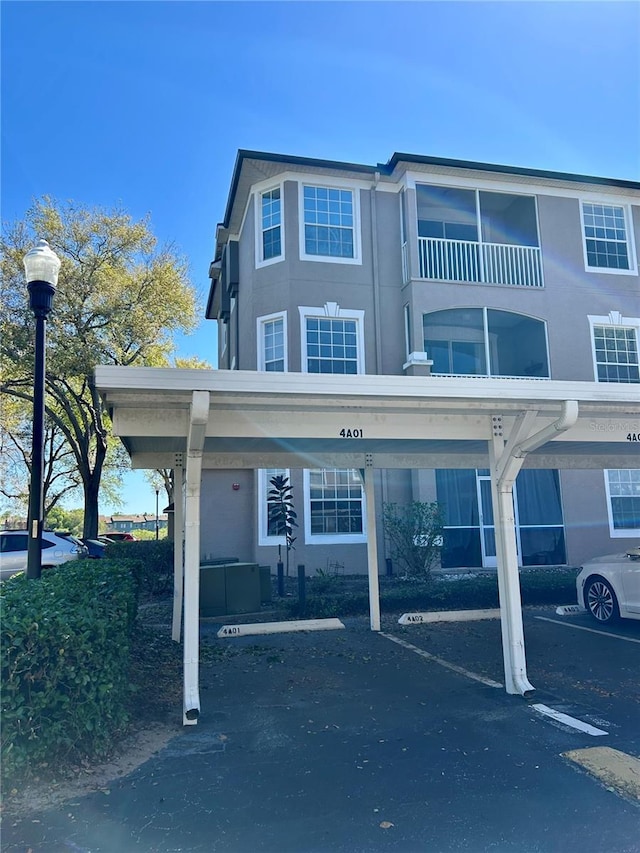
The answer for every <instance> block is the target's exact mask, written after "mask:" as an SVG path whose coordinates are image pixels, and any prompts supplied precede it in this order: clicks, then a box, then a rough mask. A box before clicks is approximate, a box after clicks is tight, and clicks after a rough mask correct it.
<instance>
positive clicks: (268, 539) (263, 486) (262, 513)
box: [257, 468, 290, 545]
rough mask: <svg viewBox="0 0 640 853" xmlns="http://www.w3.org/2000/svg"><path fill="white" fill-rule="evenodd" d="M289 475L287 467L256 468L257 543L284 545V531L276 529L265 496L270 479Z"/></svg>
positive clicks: (266, 495) (269, 486)
mask: <svg viewBox="0 0 640 853" xmlns="http://www.w3.org/2000/svg"><path fill="white" fill-rule="evenodd" d="M279 475H281V476H283V477H289V476H290V472H289V469H288V468H260V469H259V470H258V489H257V493H258V530H259V542H258V544H259V545H285V544H286V542H285V537H284V533H282V532H280V531H278V529H277V528H278V525H277V522H275V521H273V520H271V519H270V518H269V504H268V502H267V498H268V495H269V490H270V489H271V488H272V486H271V480H272V479H273V477H277V476H279Z"/></svg>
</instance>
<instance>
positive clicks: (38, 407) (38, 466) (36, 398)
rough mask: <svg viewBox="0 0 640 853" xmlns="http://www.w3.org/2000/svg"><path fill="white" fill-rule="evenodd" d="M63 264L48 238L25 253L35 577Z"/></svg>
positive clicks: (30, 567)
mask: <svg viewBox="0 0 640 853" xmlns="http://www.w3.org/2000/svg"><path fill="white" fill-rule="evenodd" d="M60 265H61V262H60V258H59V257H58V256H57V255H56V253H55V252H54V251H53V250H52V249H51V247H50V246H49V244H48V243H47V241H46V240H40V241H39V242H38V245H37V246H35V247H34V248H33V249H31V250H30V251H29V252H27V254H26V255H25V256H24V271H25V277H26V279H27V290H28V291H29V308H30V309H31V310H32V311H33V315H34V317H35V320H36V339H35V362H34V371H33V438H32V448H31V486H30V489H29V520H28V534H29V535H28V546H27V577H28V578H34V579H37V578H39V577H40V572H41V553H42V526H43V501H42V491H43V490H42V481H43V475H44V382H45V342H46V321H47V317H48V316H49V313H50V312H51V309H52V308H53V296H54V294H55V292H56V285H57V283H58V273H59V272H60Z"/></svg>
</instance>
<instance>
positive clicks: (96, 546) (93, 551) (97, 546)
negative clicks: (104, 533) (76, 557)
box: [82, 539, 107, 560]
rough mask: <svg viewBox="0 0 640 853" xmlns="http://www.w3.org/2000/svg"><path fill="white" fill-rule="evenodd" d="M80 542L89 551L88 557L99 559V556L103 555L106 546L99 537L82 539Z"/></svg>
mask: <svg viewBox="0 0 640 853" xmlns="http://www.w3.org/2000/svg"><path fill="white" fill-rule="evenodd" d="M82 542H83V544H84V546H85V548H86V549H87V551H88V552H89V554H88V556H89V557H91V558H92V559H94V560H99V559H100V558H101V557H104V552H105V550H106V547H107V543H106V542H100V540H99V539H83V540H82Z"/></svg>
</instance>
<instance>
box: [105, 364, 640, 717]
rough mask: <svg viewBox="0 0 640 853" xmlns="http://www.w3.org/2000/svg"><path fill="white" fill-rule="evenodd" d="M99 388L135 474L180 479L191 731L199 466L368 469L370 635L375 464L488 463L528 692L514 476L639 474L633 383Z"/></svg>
mask: <svg viewBox="0 0 640 853" xmlns="http://www.w3.org/2000/svg"><path fill="white" fill-rule="evenodd" d="M96 382H97V386H98V389H99V391H100V393H101V394H102V396H103V398H104V400H105V401H106V404H107V406H108V408H109V410H110V412H111V417H112V419H113V425H114V431H115V433H116V435H118V436H119V437H120V439H121V440H122V441H123V443H124V445H125V447H126V448H127V450H128V452H129V455H130V457H131V462H132V466H133V467H134V468H146V469H154V468H172V469H173V470H174V472H175V498H176V499H175V557H174V568H175V584H174V611H173V638H174V639H175V640H179V638H180V633H181V615H182V612H183V605H184V709H183V721H184V723H185V725H188V724H194V723H195V722H196V721H197V718H198V715H199V713H200V698H199V686H198V681H199V677H198V662H199V569H200V487H201V474H202V469H203V468H219V469H241V468H242V469H244V468H248V469H259V468H352V469H358V470H360V472H361V476H362V478H363V481H364V491H365V498H366V526H367V543H368V544H367V549H368V576H369V605H370V624H371V629H372V630H373V631H379V630H380V600H379V587H378V554H377V544H376V543H377V537H376V506H375V494H374V479H373V472H374V470H375V469H394V468H405V469H429V468H488V469H489V470H490V472H491V494H492V503H493V513H494V519H495V532H496V547H497V565H498V568H497V572H498V589H499V596H500V613H501V625H502V648H503V659H504V672H505V686H506V690H507V692H508V693H512V694H520V695H523V696H525V695H528V694H529V693H531V691H533V689H534V688H533V686H532V685H531V684H530V682H529V680H528V678H527V669H526V657H525V647H524V633H523V626H522V609H521V598H520V583H519V576H518V558H517V550H516V534H515V520H514V509H513V484H514V481H515V479H516V476H517V474H518V472H519V471H520V469H521V468H523V467H524V468H557V469H568V468H574V469H577V468H592V469H593V468H595V469H605V468H638V467H640V395H639V394H638V388H637V386H634V385H622V384H611V383H595V382H566V381H553V380H531V379H488V378H465V377H459V378H457V377H443V376H428V377H418V376H380V375H358V376H337V375H326V376H325V375H311V374H303V373H258V372H254V371H217V370H189V369H175V368H164V369H162V368H131V367H128V368H123V367H107V366H99V367H97V368H96ZM181 494H182V496H183V499H182V500H180V499H179V496H180V495H181ZM183 545H184V548H183ZM183 553H184V556H183Z"/></svg>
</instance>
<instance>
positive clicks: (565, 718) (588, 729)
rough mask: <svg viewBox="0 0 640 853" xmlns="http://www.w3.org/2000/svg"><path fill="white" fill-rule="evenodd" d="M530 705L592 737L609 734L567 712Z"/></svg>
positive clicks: (539, 711) (546, 715) (544, 706)
mask: <svg viewBox="0 0 640 853" xmlns="http://www.w3.org/2000/svg"><path fill="white" fill-rule="evenodd" d="M531 707H532V708H533V709H534V710H536V711H538V713H540V714H544V715H545V717H551V718H552V719H553V720H557V721H558V722H559V723H564V725H565V726H571V728H572V729H578V730H579V731H581V732H585V734H588V735H593V736H594V737H600V736H601V735H608V734H609V732H605V731H604V729H597V728H596V727H595V726H592V725H590V724H589V723H585V722H583V721H582V720H578V719H576V717H570V716H569V715H568V714H563V713H562V712H560V711H554V710H553V708H549V706H548V705H532V706H531Z"/></svg>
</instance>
